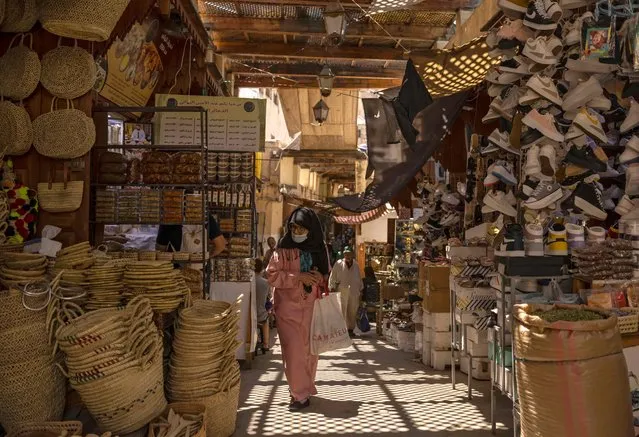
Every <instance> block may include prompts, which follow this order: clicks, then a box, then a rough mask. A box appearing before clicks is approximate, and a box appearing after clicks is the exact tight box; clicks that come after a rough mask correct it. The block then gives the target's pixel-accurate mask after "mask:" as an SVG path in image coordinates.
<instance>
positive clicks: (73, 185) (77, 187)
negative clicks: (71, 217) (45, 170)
mask: <svg viewBox="0 0 639 437" xmlns="http://www.w3.org/2000/svg"><path fill="white" fill-rule="evenodd" d="M54 172H55V170H51V174H50V175H49V182H48V183H47V182H44V183H39V184H38V199H39V200H40V208H42V210H44V211H47V212H73V211H77V210H78V209H79V208H80V205H82V198H83V194H84V181H69V169H68V167H67V166H66V165H65V167H64V182H53V179H54V175H53V173H54Z"/></svg>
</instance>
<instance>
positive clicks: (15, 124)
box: [0, 100, 33, 156]
mask: <svg viewBox="0 0 639 437" xmlns="http://www.w3.org/2000/svg"><path fill="white" fill-rule="evenodd" d="M0 132H2V137H0V150H2V149H3V145H4V146H6V150H5V154H6V155H13V156H16V155H24V154H25V153H27V152H28V151H29V149H30V148H31V143H32V142H33V125H32V124H31V117H30V116H29V113H28V112H27V110H26V109H24V108H23V107H22V106H18V105H14V104H13V103H11V102H9V101H7V100H2V101H0Z"/></svg>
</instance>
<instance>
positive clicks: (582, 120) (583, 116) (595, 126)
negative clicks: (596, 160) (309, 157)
mask: <svg viewBox="0 0 639 437" xmlns="http://www.w3.org/2000/svg"><path fill="white" fill-rule="evenodd" d="M573 123H574V124H576V125H577V127H578V128H580V129H581V130H582V131H584V133H585V134H587V135H589V136H591V137H593V138H597V139H598V140H599V141H601V142H603V143H606V142H608V137H607V136H606V132H605V131H604V130H603V127H602V126H601V121H599V117H598V115H597V113H595V112H593V111H589V110H588V109H586V108H582V109H581V111H579V113H578V114H577V116H576V117H575V120H574V122H573Z"/></svg>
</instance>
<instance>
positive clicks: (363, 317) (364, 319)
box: [357, 307, 371, 332]
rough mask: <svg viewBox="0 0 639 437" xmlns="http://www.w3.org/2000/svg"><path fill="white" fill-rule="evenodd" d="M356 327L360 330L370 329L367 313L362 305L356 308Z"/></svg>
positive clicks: (366, 330)
mask: <svg viewBox="0 0 639 437" xmlns="http://www.w3.org/2000/svg"><path fill="white" fill-rule="evenodd" d="M357 327H358V328H359V330H360V331H362V332H368V331H370V330H371V324H370V322H369V321H368V313H367V312H366V308H364V307H360V308H359V309H358V310H357Z"/></svg>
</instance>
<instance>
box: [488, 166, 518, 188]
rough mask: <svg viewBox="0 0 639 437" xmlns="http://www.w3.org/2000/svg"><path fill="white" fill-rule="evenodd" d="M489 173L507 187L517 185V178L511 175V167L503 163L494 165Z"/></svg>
mask: <svg viewBox="0 0 639 437" xmlns="http://www.w3.org/2000/svg"><path fill="white" fill-rule="evenodd" d="M490 173H491V174H492V175H493V176H495V177H496V178H497V179H498V180H500V181H502V182H503V183H505V184H507V185H517V178H516V177H515V176H514V175H513V174H512V166H510V165H509V164H507V163H506V162H505V161H498V162H497V163H495V164H494V165H493V168H492V169H491V170H490Z"/></svg>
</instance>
